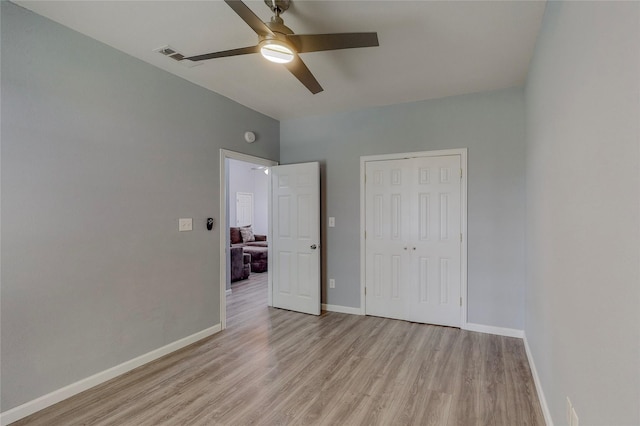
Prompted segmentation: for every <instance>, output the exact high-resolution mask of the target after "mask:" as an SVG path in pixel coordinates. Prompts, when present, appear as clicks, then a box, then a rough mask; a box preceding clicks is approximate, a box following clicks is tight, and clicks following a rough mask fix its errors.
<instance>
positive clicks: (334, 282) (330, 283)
mask: <svg viewBox="0 0 640 426" xmlns="http://www.w3.org/2000/svg"><path fill="white" fill-rule="evenodd" d="M329 288H336V280H334V279H333V278H329Z"/></svg>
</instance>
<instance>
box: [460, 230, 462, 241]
mask: <svg viewBox="0 0 640 426" xmlns="http://www.w3.org/2000/svg"><path fill="white" fill-rule="evenodd" d="M460 242H462V232H461V233H460Z"/></svg>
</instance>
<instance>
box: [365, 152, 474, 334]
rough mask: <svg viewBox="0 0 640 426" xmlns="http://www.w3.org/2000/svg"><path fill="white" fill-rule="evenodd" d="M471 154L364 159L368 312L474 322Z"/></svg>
mask: <svg viewBox="0 0 640 426" xmlns="http://www.w3.org/2000/svg"><path fill="white" fill-rule="evenodd" d="M466 155H467V151H466V149H455V150H443V151H427V152H416V153H402V154H390V155H377V156H367V157H361V230H362V232H361V235H362V237H361V287H362V288H361V290H362V291H361V300H362V313H363V314H366V315H374V316H382V317H388V318H395V319H403V320H408V321H413V322H422V323H429V324H439V325H448V326H454V327H460V326H462V325H463V324H465V323H466V313H467V309H466V306H467V302H466V299H467V297H466V294H467V291H466V290H467V283H466V271H467V262H466V257H467V256H466V246H467V244H466V226H467V219H466V205H467V191H466V187H467V183H466V175H467V173H466V168H467V157H466Z"/></svg>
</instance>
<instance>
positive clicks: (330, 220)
mask: <svg viewBox="0 0 640 426" xmlns="http://www.w3.org/2000/svg"><path fill="white" fill-rule="evenodd" d="M335 226H336V218H335V217H330V218H329V228H333V227H335Z"/></svg>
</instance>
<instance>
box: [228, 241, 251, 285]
mask: <svg viewBox="0 0 640 426" xmlns="http://www.w3.org/2000/svg"><path fill="white" fill-rule="evenodd" d="M250 274H251V255H250V254H249V253H245V252H244V249H243V248H242V247H231V282H234V281H240V280H246V279H247V278H249V275H250Z"/></svg>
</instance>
